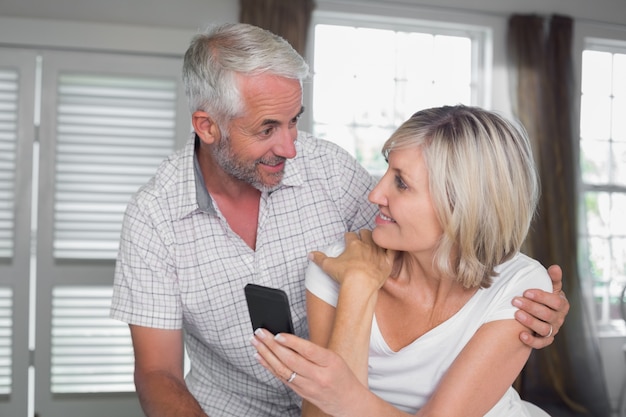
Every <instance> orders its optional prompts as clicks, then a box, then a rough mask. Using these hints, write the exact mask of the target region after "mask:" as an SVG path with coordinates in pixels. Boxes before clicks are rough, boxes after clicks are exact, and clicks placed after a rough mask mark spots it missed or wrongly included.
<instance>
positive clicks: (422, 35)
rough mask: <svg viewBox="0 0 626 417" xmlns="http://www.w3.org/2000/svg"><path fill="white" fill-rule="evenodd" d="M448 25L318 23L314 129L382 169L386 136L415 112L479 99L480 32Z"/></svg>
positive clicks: (378, 171)
mask: <svg viewBox="0 0 626 417" xmlns="http://www.w3.org/2000/svg"><path fill="white" fill-rule="evenodd" d="M417 29H419V30H417ZM441 32H442V29H441V28H438V29H437V30H436V31H435V30H434V29H433V28H427V27H422V28H416V30H415V31H413V32H411V31H394V30H388V29H378V28H371V27H353V26H340V25H326V24H318V25H316V26H315V51H314V62H315V65H314V81H313V133H314V134H315V135H316V136H318V137H321V138H328V139H330V140H332V141H335V142H336V143H338V144H340V146H342V147H344V148H345V149H347V150H348V151H349V152H351V153H352V154H353V155H355V156H356V157H357V159H358V160H359V162H361V163H362V164H363V166H365V168H366V169H368V170H369V171H370V172H371V173H372V174H375V175H380V174H382V173H383V172H384V170H385V168H386V163H385V161H384V160H383V158H382V156H381V155H380V149H381V147H382V143H383V142H384V141H385V140H387V139H388V137H389V135H390V134H391V133H392V132H393V131H394V130H395V129H396V128H397V127H398V126H399V125H400V124H401V123H402V122H404V121H405V120H406V119H408V118H409V117H410V116H411V115H412V114H413V113H415V112H416V111H418V110H420V109H424V108H427V107H432V106H437V105H443V104H458V103H465V104H475V103H471V102H470V100H471V97H472V89H474V88H477V86H475V85H472V79H473V77H472V68H473V67H474V66H475V65H476V63H474V62H473V61H472V57H473V54H472V47H473V44H472V42H473V40H472V39H471V38H470V37H469V36H467V37H463V36H450V35H445V34H442V33H441ZM374 51H375V52H374ZM341 125H343V126H344V127H343V128H342V127H341ZM331 126H332V127H331ZM341 135H345V136H341Z"/></svg>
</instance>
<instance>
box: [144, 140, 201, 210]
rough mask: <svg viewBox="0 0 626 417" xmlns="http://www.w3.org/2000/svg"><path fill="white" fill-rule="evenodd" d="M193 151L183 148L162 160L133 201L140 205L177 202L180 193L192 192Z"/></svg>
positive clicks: (193, 181)
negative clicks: (156, 202) (168, 201)
mask: <svg viewBox="0 0 626 417" xmlns="http://www.w3.org/2000/svg"><path fill="white" fill-rule="evenodd" d="M194 184H195V180H194V177H193V151H191V153H190V152H189V149H188V146H185V147H183V148H181V149H179V150H177V151H175V152H174V153H172V154H171V155H169V156H168V157H167V158H166V159H164V160H163V161H162V162H161V163H160V164H159V166H158V168H157V169H156V172H155V173H154V175H153V176H152V177H151V178H150V179H149V180H148V181H147V182H146V183H145V184H144V185H143V186H142V187H140V188H139V190H137V193H136V194H135V200H136V201H137V202H141V203H142V204H150V203H151V202H155V201H167V200H179V198H178V197H179V196H180V194H181V193H186V192H188V191H189V190H193V187H194V186H195V185H194Z"/></svg>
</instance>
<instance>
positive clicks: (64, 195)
mask: <svg viewBox="0 0 626 417" xmlns="http://www.w3.org/2000/svg"><path fill="white" fill-rule="evenodd" d="M175 106H176V81H175V80H173V79H151V78H136V77H135V78H130V77H129V78H125V77H114V76H97V75H84V74H62V75H61V76H60V79H59V105H58V123H57V130H58V131H57V164H56V182H55V184H56V188H55V207H54V210H55V218H54V256H55V258H74V259H85V258H87V259H115V257H116V255H117V248H118V241H119V234H120V229H121V225H122V217H123V213H124V210H125V208H126V204H127V203H128V200H129V199H130V196H131V195H132V194H133V193H134V192H135V191H137V189H138V188H139V187H140V186H141V185H142V184H144V183H146V182H147V181H148V179H149V178H150V177H151V176H152V175H153V174H154V171H155V169H156V167H157V165H158V164H159V163H160V162H161V161H162V160H163V159H164V158H165V157H166V156H167V155H168V154H170V153H171V152H172V150H173V148H174V140H175V117H176V109H175Z"/></svg>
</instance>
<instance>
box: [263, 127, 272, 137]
mask: <svg viewBox="0 0 626 417" xmlns="http://www.w3.org/2000/svg"><path fill="white" fill-rule="evenodd" d="M273 132H274V128H273V127H268V128H267V129H265V130H262V131H261V133H260V134H261V136H266V137H267V136H271V135H272V133H273Z"/></svg>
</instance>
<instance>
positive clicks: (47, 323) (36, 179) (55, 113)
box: [0, 48, 189, 417]
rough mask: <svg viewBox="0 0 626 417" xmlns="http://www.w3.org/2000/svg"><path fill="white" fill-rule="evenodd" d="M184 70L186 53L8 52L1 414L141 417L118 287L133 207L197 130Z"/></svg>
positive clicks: (1, 70)
mask: <svg viewBox="0 0 626 417" xmlns="http://www.w3.org/2000/svg"><path fill="white" fill-rule="evenodd" d="M179 78H180V58H178V57H155V56H148V55H139V56H131V55H127V54H110V53H97V52H69V51H61V50H50V51H35V50H22V49H10V48H3V49H0V415H25V414H27V410H26V409H25V407H28V408H29V409H30V410H28V413H29V415H34V414H36V413H40V412H45V414H46V415H48V416H50V417H53V416H59V417H60V416H67V415H90V416H94V417H96V416H105V415H106V416H108V415H111V414H119V415H139V414H140V407H139V404H138V401H137V398H136V395H135V393H134V384H133V368H134V363H133V362H134V357H133V351H132V345H131V340H130V332H129V329H128V326H127V325H126V324H124V323H121V322H118V321H116V320H112V319H110V318H109V317H108V313H109V306H110V302H111V293H112V288H111V284H112V281H113V275H114V267H115V258H116V255H117V247H118V244H119V243H118V241H119V234H120V230H121V223H122V218H123V213H124V210H125V208H126V204H127V202H128V201H129V199H130V197H131V195H132V194H133V193H134V192H135V191H136V190H137V189H138V188H139V186H141V185H143V184H145V183H146V182H147V181H148V179H149V178H150V177H151V176H152V175H154V172H155V170H156V168H157V166H158V164H159V163H160V162H161V161H162V160H163V159H164V158H166V157H167V156H168V155H169V154H171V153H172V152H173V150H174V149H175V148H177V147H179V146H180V145H181V143H182V142H184V141H186V139H187V138H188V135H189V121H188V112H187V109H186V106H185V103H184V102H185V100H184V97H183V96H184V94H183V93H182V91H183V89H182V85H181V82H180V80H179ZM25 385H27V386H25ZM27 403H28V406H27Z"/></svg>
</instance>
